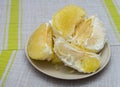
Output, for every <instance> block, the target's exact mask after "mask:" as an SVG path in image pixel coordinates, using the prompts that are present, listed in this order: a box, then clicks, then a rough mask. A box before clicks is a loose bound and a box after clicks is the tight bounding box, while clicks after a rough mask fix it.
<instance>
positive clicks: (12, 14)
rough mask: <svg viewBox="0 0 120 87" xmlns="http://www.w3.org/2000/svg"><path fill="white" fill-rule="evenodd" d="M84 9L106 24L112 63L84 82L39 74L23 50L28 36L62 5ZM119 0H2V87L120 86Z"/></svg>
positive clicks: (0, 68)
mask: <svg viewBox="0 0 120 87" xmlns="http://www.w3.org/2000/svg"><path fill="white" fill-rule="evenodd" d="M68 4H75V5H78V6H81V7H83V8H85V10H86V12H87V14H88V16H91V15H97V16H98V17H99V18H100V19H101V20H102V21H103V23H104V25H105V28H106V33H107V39H108V42H109V44H110V48H111V60H110V62H109V64H108V65H107V66H106V67H105V69H104V70H102V71H101V72H100V73H98V74H96V75H94V76H92V77H89V78H86V79H83V80H73V81H67V80H60V79H55V78H52V77H49V76H46V75H44V74H42V73H40V72H38V71H37V70H36V69H35V68H33V67H32V65H31V64H30V63H29V62H28V60H27V58H26V56H25V52H24V47H25V43H26V41H27V38H28V37H29V35H30V34H31V33H32V32H33V31H34V30H35V29H36V28H37V27H38V26H39V25H40V24H41V23H42V22H48V21H49V20H50V19H51V17H52V15H53V14H54V13H55V12H56V11H57V10H58V9H60V8H62V7H63V6H66V5H68ZM119 24H120V0H0V85H1V87H120V69H119V67H120V25H119Z"/></svg>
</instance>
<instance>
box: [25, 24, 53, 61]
mask: <svg viewBox="0 0 120 87" xmlns="http://www.w3.org/2000/svg"><path fill="white" fill-rule="evenodd" d="M52 44H53V42H52V29H51V27H50V26H47V25H46V24H45V23H43V24H42V25H40V27H39V28H38V29H37V30H36V31H35V32H34V33H33V34H32V36H31V37H30V39H29V42H28V46H27V51H28V55H29V56H30V57H31V58H32V59H36V60H49V59H50V56H51V54H52Z"/></svg>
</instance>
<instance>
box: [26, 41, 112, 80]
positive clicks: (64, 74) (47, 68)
mask: <svg viewBox="0 0 120 87" xmlns="http://www.w3.org/2000/svg"><path fill="white" fill-rule="evenodd" d="M25 52H26V56H27V59H28V60H29V62H30V63H31V64H32V65H33V67H35V68H36V69H37V70H38V71H40V72H42V73H44V74H46V75H48V76H51V77H54V78H58V79H65V80H76V79H83V78H87V77H90V76H93V75H95V74H97V73H98V72H100V71H101V70H102V69H103V68H104V67H105V66H106V65H107V64H108V62H109V60H110V46H109V44H108V42H106V43H105V46H104V48H103V49H102V50H101V52H100V56H101V67H100V68H99V69H98V70H97V71H96V72H94V73H90V74H84V73H80V72H77V71H75V70H74V69H72V68H69V67H67V66H65V65H63V64H62V65H54V64H51V63H50V62H47V61H38V60H33V59H31V58H30V57H29V55H28V53H27V45H26V48H25Z"/></svg>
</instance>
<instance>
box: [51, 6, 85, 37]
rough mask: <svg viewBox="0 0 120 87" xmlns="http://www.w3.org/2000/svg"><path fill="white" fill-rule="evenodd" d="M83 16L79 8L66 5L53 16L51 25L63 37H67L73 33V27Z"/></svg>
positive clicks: (82, 11)
mask: <svg viewBox="0 0 120 87" xmlns="http://www.w3.org/2000/svg"><path fill="white" fill-rule="evenodd" d="M85 14H86V13H85V11H84V9H82V8H80V7H79V6H76V5H68V6H66V7H64V8H63V9H61V10H60V11H58V12H57V13H56V14H55V15H54V16H53V18H52V25H53V27H54V28H55V29H56V30H57V31H58V32H59V33H60V34H62V36H63V37H67V36H69V35H70V34H72V33H73V32H74V28H75V26H76V25H77V23H79V22H80V21H81V19H82V18H84V16H85Z"/></svg>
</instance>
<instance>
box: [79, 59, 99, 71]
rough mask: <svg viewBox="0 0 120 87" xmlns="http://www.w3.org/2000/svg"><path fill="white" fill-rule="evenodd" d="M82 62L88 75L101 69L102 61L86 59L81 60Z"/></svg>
mask: <svg viewBox="0 0 120 87" xmlns="http://www.w3.org/2000/svg"><path fill="white" fill-rule="evenodd" d="M81 61H82V62H81V65H82V68H83V69H84V72H86V73H91V72H95V71H96V70H97V69H98V68H99V67H100V61H99V60H98V59H97V58H93V57H84V58H81Z"/></svg>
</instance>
